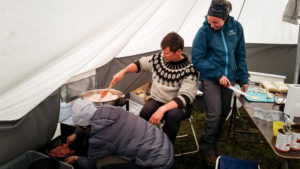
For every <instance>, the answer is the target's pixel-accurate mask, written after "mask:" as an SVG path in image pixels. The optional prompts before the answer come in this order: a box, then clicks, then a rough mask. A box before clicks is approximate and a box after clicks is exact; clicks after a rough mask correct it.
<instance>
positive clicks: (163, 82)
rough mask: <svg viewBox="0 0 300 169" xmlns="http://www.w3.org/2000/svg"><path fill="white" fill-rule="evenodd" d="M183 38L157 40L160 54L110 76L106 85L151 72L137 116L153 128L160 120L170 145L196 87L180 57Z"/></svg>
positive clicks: (195, 75)
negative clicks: (148, 97)
mask: <svg viewBox="0 0 300 169" xmlns="http://www.w3.org/2000/svg"><path fill="white" fill-rule="evenodd" d="M183 48H184V40H183V38H182V37H181V36H180V35H178V34H177V33H175V32H171V33H169V34H167V35H166V36H165V37H164V38H163V39H162V41H161V52H160V53H157V54H154V55H152V56H146V57H142V58H140V59H139V60H137V61H135V62H134V63H131V64H129V65H128V66H127V67H125V68H124V69H122V70H121V71H119V72H118V73H117V74H115V75H114V76H113V79H112V81H111V84H110V85H114V84H116V83H118V82H119V81H120V80H121V79H122V78H123V77H124V75H125V74H127V73H137V72H140V71H150V72H152V86H151V91H150V99H149V100H148V101H147V103H146V104H145V105H144V107H143V108H142V110H141V112H140V117H142V118H144V119H145V120H147V121H149V122H150V123H152V124H154V125H157V124H159V123H160V122H161V120H164V121H165V123H164V125H163V131H164V132H165V133H166V134H167V135H168V137H169V139H170V140H171V142H172V143H173V144H174V142H175V139H176V135H177V132H178V129H179V126H180V122H181V120H183V119H184V118H186V117H188V116H189V115H190V112H191V105H192V103H193V101H194V99H195V96H196V93H197V88H198V73H197V71H196V69H195V68H194V66H193V64H192V63H191V62H190V61H189V60H188V58H187V56H186V55H184V54H182V53H181V52H182V50H183Z"/></svg>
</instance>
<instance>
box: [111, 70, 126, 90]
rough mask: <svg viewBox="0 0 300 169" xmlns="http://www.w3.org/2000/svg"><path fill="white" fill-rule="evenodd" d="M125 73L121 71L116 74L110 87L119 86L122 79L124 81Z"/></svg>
mask: <svg viewBox="0 0 300 169" xmlns="http://www.w3.org/2000/svg"><path fill="white" fill-rule="evenodd" d="M124 75H125V73H124V72H123V71H122V70H121V71H120V72H118V73H116V74H115V75H114V76H113V79H112V80H111V82H110V85H109V86H114V85H115V84H117V83H118V82H119V81H120V80H121V79H123V77H124Z"/></svg>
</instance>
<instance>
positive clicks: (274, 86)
mask: <svg viewBox="0 0 300 169" xmlns="http://www.w3.org/2000/svg"><path fill="white" fill-rule="evenodd" d="M261 86H262V87H263V88H265V89H266V90H267V91H269V92H272V93H278V92H279V93H287V91H288V86H287V85H286V84H285V83H284V82H280V81H277V82H269V81H264V82H262V83H261Z"/></svg>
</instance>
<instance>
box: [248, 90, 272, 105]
mask: <svg viewBox="0 0 300 169" xmlns="http://www.w3.org/2000/svg"><path fill="white" fill-rule="evenodd" d="M246 94H248V95H249V97H248V96H247V97H246V96H245V98H246V99H247V100H248V101H250V102H265V103H274V96H273V94H272V93H271V94H272V97H271V98H269V99H268V98H267V96H266V94H264V93H257V92H253V87H249V88H248V90H247V92H246ZM251 96H255V97H258V99H253V98H252V97H251Z"/></svg>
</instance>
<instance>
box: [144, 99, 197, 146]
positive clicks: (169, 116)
mask: <svg viewBox="0 0 300 169" xmlns="http://www.w3.org/2000/svg"><path fill="white" fill-rule="evenodd" d="M162 105H164V104H163V103H160V102H157V101H156V100H153V99H149V100H148V102H147V103H146V104H145V105H144V107H143V109H142V110H141V112H140V116H141V117H142V118H143V119H145V120H147V121H149V119H150V118H151V116H152V114H153V113H155V111H156V110H157V109H158V108H159V107H160V106H162ZM190 113H191V107H190V106H187V107H186V108H184V109H172V110H169V111H167V112H166V113H165V114H164V116H163V118H162V120H164V121H165V124H164V126H163V131H164V132H165V133H166V134H167V136H168V137H169V139H170V140H171V142H172V143H173V144H174V142H175V139H176V135H177V132H178V130H179V126H180V122H181V121H182V120H183V119H185V118H187V117H189V116H190Z"/></svg>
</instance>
